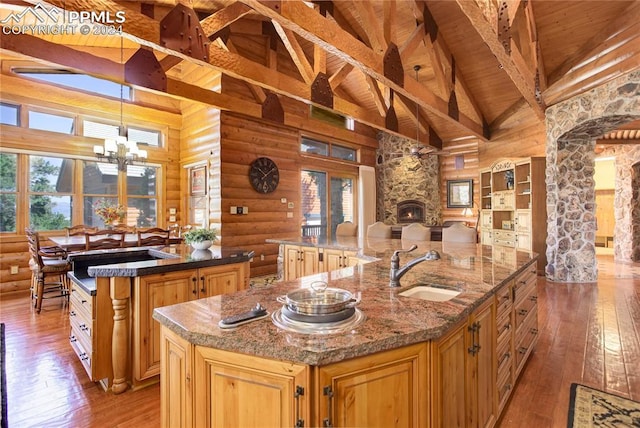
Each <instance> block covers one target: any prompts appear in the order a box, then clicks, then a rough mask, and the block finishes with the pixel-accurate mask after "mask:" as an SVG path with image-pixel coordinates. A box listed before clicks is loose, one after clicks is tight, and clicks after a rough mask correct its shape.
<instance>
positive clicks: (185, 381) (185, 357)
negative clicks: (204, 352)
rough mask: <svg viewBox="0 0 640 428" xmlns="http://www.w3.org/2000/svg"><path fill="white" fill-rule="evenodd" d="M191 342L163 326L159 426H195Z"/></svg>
mask: <svg viewBox="0 0 640 428" xmlns="http://www.w3.org/2000/svg"><path fill="white" fill-rule="evenodd" d="M192 348H193V346H192V345H191V343H189V342H187V341H186V340H184V339H182V338H181V337H179V336H178V335H176V334H175V333H173V332H172V331H171V330H169V329H168V328H166V327H162V328H161V329H160V353H161V355H162V358H161V359H160V360H161V362H162V363H161V365H160V377H161V379H162V380H161V382H160V410H161V412H162V414H161V415H160V424H161V425H160V426H161V427H162V428H189V427H192V426H193V385H192V382H191V379H192V376H191V374H192V364H191V358H192Z"/></svg>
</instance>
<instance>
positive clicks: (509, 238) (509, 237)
mask: <svg viewBox="0 0 640 428" xmlns="http://www.w3.org/2000/svg"><path fill="white" fill-rule="evenodd" d="M493 244H494V245H502V246H505V247H511V248H515V246H516V234H515V232H511V231H505V230H500V229H494V230H493Z"/></svg>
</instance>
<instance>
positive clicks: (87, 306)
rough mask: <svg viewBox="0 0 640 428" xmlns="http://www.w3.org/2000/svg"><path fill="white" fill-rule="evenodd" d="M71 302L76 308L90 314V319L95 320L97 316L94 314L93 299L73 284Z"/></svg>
mask: <svg viewBox="0 0 640 428" xmlns="http://www.w3.org/2000/svg"><path fill="white" fill-rule="evenodd" d="M69 300H70V301H71V302H72V304H75V306H76V307H82V308H83V309H84V311H85V312H86V313H87V314H89V318H91V319H93V318H95V314H94V313H93V297H92V296H91V295H90V294H89V293H87V292H85V291H84V290H83V289H82V288H80V286H78V285H76V284H71V297H70V298H69Z"/></svg>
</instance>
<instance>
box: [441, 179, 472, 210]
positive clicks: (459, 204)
mask: <svg viewBox="0 0 640 428" xmlns="http://www.w3.org/2000/svg"><path fill="white" fill-rule="evenodd" d="M472 207H473V180H447V208H472Z"/></svg>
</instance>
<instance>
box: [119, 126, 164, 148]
mask: <svg viewBox="0 0 640 428" xmlns="http://www.w3.org/2000/svg"><path fill="white" fill-rule="evenodd" d="M161 135H162V133H161V132H160V131H154V130H149V129H142V128H135V127H133V126H129V127H128V128H127V138H128V139H129V140H131V141H135V142H136V143H138V144H140V143H142V144H147V145H149V146H154V147H160V145H161Z"/></svg>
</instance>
